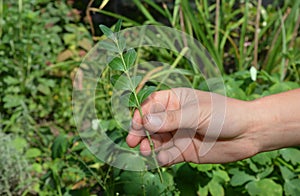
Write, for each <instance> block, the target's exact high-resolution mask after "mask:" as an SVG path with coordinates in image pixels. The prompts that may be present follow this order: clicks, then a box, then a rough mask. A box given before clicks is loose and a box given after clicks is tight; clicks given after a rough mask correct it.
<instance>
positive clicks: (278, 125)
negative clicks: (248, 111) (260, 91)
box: [250, 89, 300, 152]
mask: <svg viewBox="0 0 300 196" xmlns="http://www.w3.org/2000/svg"><path fill="white" fill-rule="evenodd" d="M251 105H252V108H253V112H254V117H255V118H254V119H255V120H254V126H253V127H250V130H253V131H254V132H255V133H256V134H257V136H258V138H257V139H258V141H259V143H260V149H259V151H260V152H262V151H270V150H274V149H279V148H284V147H289V146H296V145H300V89H296V90H291V91H288V92H284V93H280V94H276V95H271V96H267V97H264V98H261V99H257V100H255V101H252V103H251Z"/></svg>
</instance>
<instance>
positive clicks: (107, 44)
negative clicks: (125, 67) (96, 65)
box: [98, 40, 119, 53]
mask: <svg viewBox="0 0 300 196" xmlns="http://www.w3.org/2000/svg"><path fill="white" fill-rule="evenodd" d="M98 47H99V49H104V50H108V51H111V52H116V53H119V49H118V47H117V46H116V45H115V43H114V42H112V41H111V40H105V41H101V42H99V46H98Z"/></svg>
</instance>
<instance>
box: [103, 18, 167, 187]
mask: <svg viewBox="0 0 300 196" xmlns="http://www.w3.org/2000/svg"><path fill="white" fill-rule="evenodd" d="M99 27H100V29H101V31H102V32H103V34H104V35H105V36H106V37H107V38H109V39H111V40H112V41H113V44H114V46H109V48H116V49H117V51H118V56H117V57H115V58H114V59H112V60H111V61H110V63H109V64H108V65H109V67H110V68H111V69H112V70H114V71H120V72H121V73H122V75H115V76H114V77H113V80H114V81H115V84H114V87H115V88H116V89H117V90H127V91H130V93H129V94H127V96H128V97H127V99H125V100H128V103H127V106H128V107H132V108H135V109H137V110H138V111H139V114H140V116H141V117H143V112H142V107H141V103H142V102H143V101H144V100H145V99H146V98H147V97H148V96H149V95H150V94H151V93H152V92H153V91H155V89H156V88H155V87H151V86H150V87H148V86H146V87H144V88H143V89H141V90H140V91H139V92H137V90H136V88H137V86H138V85H139V83H140V82H141V81H142V79H143V78H142V77H141V76H139V75H136V76H130V74H129V70H130V69H131V68H132V67H133V66H134V64H135V61H136V58H137V53H136V51H135V49H133V48H130V49H128V50H127V51H126V52H124V49H125V47H126V43H125V40H124V39H123V38H122V37H121V36H119V31H120V29H121V20H119V21H118V22H117V24H116V25H115V32H113V31H112V30H111V29H110V28H108V27H107V26H105V25H100V26H99ZM115 51H116V50H115ZM145 133H146V136H147V139H148V140H149V143H150V147H151V155H152V158H153V160H154V163H155V167H156V169H157V171H158V174H159V177H160V180H161V182H163V177H162V172H161V169H160V167H159V164H158V162H157V160H156V154H155V149H154V144H153V141H152V138H151V136H150V133H149V131H147V130H145Z"/></svg>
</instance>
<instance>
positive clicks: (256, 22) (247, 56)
mask: <svg viewBox="0 0 300 196" xmlns="http://www.w3.org/2000/svg"><path fill="white" fill-rule="evenodd" d="M134 3H135V4H136V6H137V8H138V9H139V10H140V12H141V13H142V14H143V16H144V18H145V21H144V24H158V25H161V24H162V23H161V22H160V21H158V20H157V19H156V16H155V15H153V12H152V11H151V10H155V11H156V12H157V13H159V14H160V15H161V16H162V17H165V18H167V19H168V21H169V25H170V26H171V27H174V28H176V29H179V30H181V31H183V32H186V33H188V34H190V35H192V36H193V37H195V38H196V39H197V40H199V41H200V42H201V43H202V44H203V45H204V47H205V48H206V49H207V50H208V52H209V53H210V55H211V56H212V58H213V59H214V61H215V62H216V64H217V65H218V68H219V70H220V71H221V73H223V74H226V73H231V72H233V71H240V70H247V69H249V68H250V67H251V66H255V67H256V68H257V69H261V70H265V71H266V72H267V73H269V74H272V73H276V72H277V73H280V79H281V80H284V79H285V78H287V77H289V75H295V74H296V75H299V74H298V73H297V70H298V68H297V62H299V57H295V55H294V56H293V58H294V60H291V57H289V56H288V54H287V53H290V51H294V52H295V50H297V48H296V47H294V46H295V44H296V42H297V40H298V39H297V38H298V37H299V36H298V32H299V24H300V14H299V13H300V1H284V5H283V7H275V6H270V7H268V8H266V7H262V6H261V3H262V1H261V0H260V1H258V2H254V1H249V0H245V1H233V0H230V1H224V0H220V1H219V0H218V1H216V3H214V4H210V3H209V1H208V0H192V1H189V0H175V1H174V4H173V7H168V6H167V5H166V4H164V3H162V4H161V5H158V4H155V3H154V2H153V1H151V0H145V1H138V0H134ZM149 8H150V9H149ZM96 10H97V11H98V12H100V13H102V14H105V15H108V16H112V17H115V18H119V19H123V20H124V21H125V22H128V24H131V25H133V26H134V25H138V24H137V23H138V22H136V21H134V20H133V19H129V18H126V17H124V16H120V15H118V14H116V13H111V12H108V11H104V10H103V9H101V10H100V9H94V11H96ZM281 14H282V16H281ZM279 18H280V20H278V19H279ZM295 77H296V76H295Z"/></svg>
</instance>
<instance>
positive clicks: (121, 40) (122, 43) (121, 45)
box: [118, 37, 126, 53]
mask: <svg viewBox="0 0 300 196" xmlns="http://www.w3.org/2000/svg"><path fill="white" fill-rule="evenodd" d="M125 47H126V40H125V39H124V37H119V38H118V53H123V52H124V50H125Z"/></svg>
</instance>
